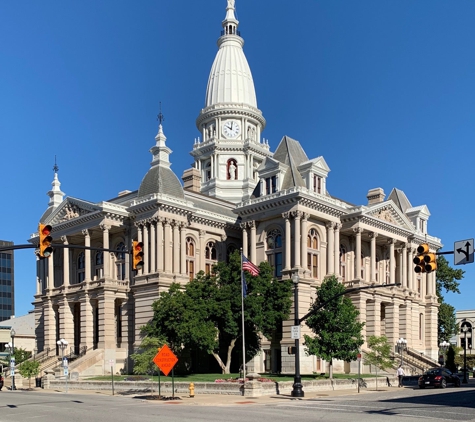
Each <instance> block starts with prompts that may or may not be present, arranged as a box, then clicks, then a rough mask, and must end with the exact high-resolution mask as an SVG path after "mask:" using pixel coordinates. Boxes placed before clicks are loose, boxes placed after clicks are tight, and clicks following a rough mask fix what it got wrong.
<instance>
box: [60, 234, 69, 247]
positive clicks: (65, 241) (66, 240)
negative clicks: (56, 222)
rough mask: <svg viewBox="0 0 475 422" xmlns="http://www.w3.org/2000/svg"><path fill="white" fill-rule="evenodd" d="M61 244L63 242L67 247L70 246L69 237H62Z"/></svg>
mask: <svg viewBox="0 0 475 422" xmlns="http://www.w3.org/2000/svg"><path fill="white" fill-rule="evenodd" d="M61 242H63V243H64V244H65V245H69V242H68V237H67V236H61Z"/></svg>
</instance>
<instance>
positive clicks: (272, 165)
mask: <svg viewBox="0 0 475 422" xmlns="http://www.w3.org/2000/svg"><path fill="white" fill-rule="evenodd" d="M287 167H288V166H286V165H285V164H283V163H281V162H280V161H277V160H274V159H273V158H271V157H266V159H265V160H264V161H263V162H262V164H261V165H260V166H259V168H258V169H257V170H258V171H259V172H262V171H272V170H277V169H279V168H287Z"/></svg>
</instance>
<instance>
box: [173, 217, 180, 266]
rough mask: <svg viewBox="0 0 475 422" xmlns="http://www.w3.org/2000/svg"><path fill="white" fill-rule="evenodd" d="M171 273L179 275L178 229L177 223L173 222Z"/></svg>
mask: <svg viewBox="0 0 475 422" xmlns="http://www.w3.org/2000/svg"><path fill="white" fill-rule="evenodd" d="M173 273H174V274H180V228H179V227H178V221H176V220H175V221H173Z"/></svg>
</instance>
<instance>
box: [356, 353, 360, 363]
mask: <svg viewBox="0 0 475 422" xmlns="http://www.w3.org/2000/svg"><path fill="white" fill-rule="evenodd" d="M356 360H357V361H358V362H361V353H358V354H357V355H356Z"/></svg>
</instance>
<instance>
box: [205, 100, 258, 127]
mask: <svg viewBox="0 0 475 422" xmlns="http://www.w3.org/2000/svg"><path fill="white" fill-rule="evenodd" d="M219 116H231V117H235V116H243V117H250V118H253V119H255V120H256V121H257V122H259V123H260V124H261V126H262V129H264V128H265V126H266V119H265V118H264V116H263V115H262V111H261V110H259V109H258V108H255V107H252V106H250V105H249V104H243V103H219V104H213V105H211V106H209V107H206V108H204V109H202V110H201V113H200V115H199V116H198V117H197V119H196V127H197V128H198V130H201V124H202V123H203V122H204V121H206V120H208V119H210V118H215V117H219Z"/></svg>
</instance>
